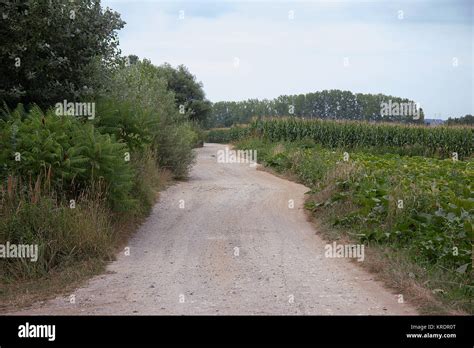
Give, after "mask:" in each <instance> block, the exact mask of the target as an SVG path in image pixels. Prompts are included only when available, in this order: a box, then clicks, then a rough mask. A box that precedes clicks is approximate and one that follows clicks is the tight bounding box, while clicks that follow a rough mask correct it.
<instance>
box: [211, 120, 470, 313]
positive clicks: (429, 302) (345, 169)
mask: <svg viewBox="0 0 474 348" xmlns="http://www.w3.org/2000/svg"><path fill="white" fill-rule="evenodd" d="M224 133H227V134H226V135H225V134H224ZM381 135H383V136H381ZM209 136H210V137H213V139H214V140H215V141H218V140H219V139H223V140H224V142H226V141H227V140H232V141H234V142H235V145H236V147H237V148H239V149H248V150H257V152H258V160H259V161H260V162H261V163H262V164H263V165H264V166H266V167H267V168H269V169H270V170H272V171H275V172H277V173H280V174H283V175H286V176H290V177H292V178H294V179H295V180H297V181H299V182H301V183H304V184H305V185H306V186H308V187H310V189H311V191H310V192H308V199H307V203H306V208H307V209H308V212H309V213H310V214H311V215H312V216H313V217H316V218H317V220H322V221H323V226H320V228H318V230H320V231H324V233H323V234H324V236H325V237H326V238H327V239H329V240H339V239H341V240H347V241H351V242H356V243H364V244H366V245H368V246H370V248H369V249H368V250H370V251H369V253H370V255H369V257H368V260H367V261H365V262H364V264H365V266H366V267H368V268H370V269H371V270H372V271H374V272H376V273H378V274H379V276H380V277H381V278H382V279H383V280H384V281H385V282H386V283H387V284H389V285H390V286H391V287H393V288H395V289H397V290H398V291H399V292H400V294H402V295H404V298H405V299H407V300H409V301H411V302H412V303H414V304H416V305H418V306H420V307H421V310H422V312H426V313H462V312H468V313H473V312H474V308H473V303H472V298H473V297H474V286H473V285H474V284H473V282H472V240H473V237H474V235H473V215H474V188H473V187H472V185H473V183H474V161H473V158H472V153H473V132H472V129H470V128H456V129H453V128H443V127H437V128H426V127H414V126H401V125H396V126H395V125H383V124H377V125H373V124H365V123H360V124H359V123H352V122H351V123H347V122H344V123H341V122H333V121H300V120H282V119H276V120H265V121H255V122H253V123H252V124H250V125H249V126H248V127H240V128H237V127H234V128H232V129H228V130H224V129H221V130H216V131H211V132H210V133H209ZM380 136H381V137H380ZM377 139H378V141H379V143H380V146H376V144H375V143H374V142H376V141H377ZM387 145H390V146H387ZM456 151H457V152H459V158H457V159H456V158H454V157H452V156H451V155H452V152H456ZM420 155H424V156H420ZM461 158H463V159H462V160H461Z"/></svg>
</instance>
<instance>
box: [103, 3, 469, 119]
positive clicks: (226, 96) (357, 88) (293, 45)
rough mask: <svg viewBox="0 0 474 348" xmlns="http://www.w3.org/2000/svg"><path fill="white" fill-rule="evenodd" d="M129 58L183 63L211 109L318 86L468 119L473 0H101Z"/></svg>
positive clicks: (438, 115)
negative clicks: (405, 101) (117, 21)
mask: <svg viewBox="0 0 474 348" xmlns="http://www.w3.org/2000/svg"><path fill="white" fill-rule="evenodd" d="M102 3H103V6H108V7H110V8H112V9H114V10H115V11H117V12H119V13H120V14H121V17H122V19H123V20H125V22H126V23H127V24H126V25H125V27H124V28H123V29H122V30H120V31H119V39H120V47H121V50H122V53H123V54H125V55H128V54H135V55H137V56H139V57H140V58H147V59H149V60H151V61H152V63H153V64H156V65H160V64H162V63H164V62H168V63H170V64H171V65H173V66H177V65H179V64H184V65H185V66H187V67H188V68H189V70H190V71H191V72H192V73H193V74H194V75H196V77H197V79H198V80H199V81H201V82H202V83H203V86H204V90H205V92H206V97H207V98H208V99H209V100H211V101H212V102H217V101H223V100H226V101H238V100H245V99H250V98H258V99H263V98H268V99H272V98H276V97H278V96H279V95H282V94H285V95H291V94H302V93H303V94H304V93H310V92H316V91H321V90H324V89H341V90H350V91H352V92H354V93H375V94H376V93H383V94H388V95H393V96H397V97H404V98H409V99H411V100H414V101H415V102H417V103H419V104H420V105H421V107H422V108H423V110H424V112H425V118H441V119H447V118H448V117H460V116H464V115H466V114H474V86H473V81H474V68H473V64H474V47H473V46H474V45H473V40H474V29H473V27H474V18H473V17H474V1H471V0H403V1H393V0H379V1H377V0H351V1H349V0H346V1H344V0H341V1H336V0H332V1H329V0H326V1H324V0H313V1H310V0H306V1H282V0H273V1H270V0H268V1H264V0H260V1H249V0H246V1H244V0H233V1H222V0H221V1H209V0H195V1H162V0H142V1H140V0H103V1H102Z"/></svg>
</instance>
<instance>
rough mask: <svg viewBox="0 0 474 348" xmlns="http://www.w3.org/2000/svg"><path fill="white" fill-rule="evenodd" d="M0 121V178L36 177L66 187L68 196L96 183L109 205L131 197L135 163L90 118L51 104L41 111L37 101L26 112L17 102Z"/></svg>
mask: <svg viewBox="0 0 474 348" xmlns="http://www.w3.org/2000/svg"><path fill="white" fill-rule="evenodd" d="M22 115H23V117H22ZM0 122H1V123H2V124H1V127H0V162H1V163H2V167H0V178H1V180H2V183H5V182H6V181H7V178H8V177H9V176H11V177H15V178H19V179H20V180H23V182H25V183H27V182H31V181H32V182H35V181H36V180H37V179H38V178H39V177H40V178H42V179H45V180H47V181H48V184H49V186H50V188H52V189H54V190H57V191H58V192H61V191H63V190H64V191H65V192H66V193H67V194H68V195H70V196H69V197H67V198H69V199H73V198H76V197H77V195H78V194H80V193H81V191H82V190H84V189H86V188H89V187H91V186H92V185H99V186H101V187H102V188H103V189H104V191H105V192H107V197H108V199H109V202H110V204H111V206H112V207H113V208H115V209H125V208H127V207H130V205H131V204H132V203H133V202H132V201H131V200H130V197H129V194H130V191H131V187H132V185H133V183H132V178H133V169H132V168H131V166H130V164H129V162H128V161H127V160H126V154H127V152H129V149H128V147H127V145H126V144H125V143H121V142H118V141H117V140H115V137H113V136H110V135H109V134H101V133H99V132H98V130H97V129H96V128H95V127H94V126H93V125H91V124H83V123H81V121H79V120H77V119H75V118H74V117H70V116H57V115H56V114H55V113H54V112H53V111H52V110H50V111H48V112H46V113H43V112H42V111H41V110H40V109H39V108H38V107H34V108H32V109H31V111H30V112H29V113H28V114H24V113H23V112H22V109H21V108H19V109H17V110H16V111H14V112H12V113H11V115H10V116H8V118H7V119H6V120H5V121H0Z"/></svg>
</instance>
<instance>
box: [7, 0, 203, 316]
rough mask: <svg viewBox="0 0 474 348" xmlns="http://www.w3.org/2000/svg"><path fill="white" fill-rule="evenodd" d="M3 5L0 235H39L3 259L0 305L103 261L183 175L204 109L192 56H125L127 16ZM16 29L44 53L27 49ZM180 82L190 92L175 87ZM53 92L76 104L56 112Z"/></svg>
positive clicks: (13, 239)
mask: <svg viewBox="0 0 474 348" xmlns="http://www.w3.org/2000/svg"><path fill="white" fill-rule="evenodd" d="M6 11H7V12H6V14H7V15H8V19H7V22H6V26H2V31H1V32H0V36H1V37H2V48H1V51H0V55H1V56H2V62H5V64H2V73H1V74H0V76H1V81H2V85H1V88H2V89H1V90H0V100H1V103H2V111H1V114H0V244H2V245H6V244H7V243H10V244H16V245H37V246H38V251H39V255H38V260H37V261H36V262H31V261H30V260H28V259H22V258H2V259H1V260H0V263H1V264H2V265H1V267H0V306H2V307H8V306H15V305H23V304H28V303H31V302H32V301H34V300H36V299H38V298H42V296H46V295H48V296H51V295H54V294H55V293H56V292H57V291H67V289H68V288H70V287H71V286H74V284H76V283H77V282H78V281H80V280H82V279H84V278H86V277H88V276H90V275H92V274H95V273H96V272H98V271H100V270H102V269H103V266H104V265H105V263H106V262H107V261H110V260H112V259H113V258H114V255H115V253H116V252H117V250H118V248H119V247H123V246H124V245H125V243H126V240H127V237H128V236H129V235H130V233H132V232H133V231H134V230H136V228H137V226H138V224H139V223H140V222H141V221H142V220H143V218H144V217H146V216H147V214H148V213H149V211H150V209H151V207H152V205H153V204H154V202H155V200H156V198H157V194H158V191H159V190H160V189H161V188H162V187H164V185H166V184H167V183H168V182H169V181H170V180H172V179H173V178H174V179H185V178H186V177H187V175H188V172H189V169H190V167H191V165H192V164H193V161H194V153H193V148H194V147H196V146H199V145H200V144H202V142H203V132H202V130H201V123H202V121H203V120H205V119H206V117H207V116H208V114H209V102H208V101H206V100H205V97H204V92H203V90H202V85H201V84H200V83H198V82H197V81H196V80H195V77H194V76H193V75H192V74H191V73H190V72H189V71H188V70H187V69H186V67H184V66H179V67H178V68H176V69H175V68H173V67H172V66H170V65H168V64H166V65H163V66H154V65H153V64H152V63H151V62H150V61H147V60H146V59H144V60H140V59H139V58H138V57H136V56H128V57H123V56H120V54H119V50H118V44H117V37H116V30H119V29H120V28H121V27H123V25H124V23H123V22H122V21H121V20H120V16H119V14H117V13H115V12H112V11H111V10H108V9H107V10H104V9H102V8H101V7H100V3H99V2H96V1H83V2H80V3H78V4H75V3H70V2H63V1H51V2H43V1H30V2H27V3H25V4H20V3H17V2H8V6H7V7H6ZM25 11H27V12H25ZM71 13H73V14H74V15H73V16H72V15H71ZM71 16H72V17H74V18H72V17H71ZM85 16H90V17H88V19H87V22H84V21H85V20H86V17H85ZM58 17H59V18H58ZM36 19H37V20H38V21H39V22H40V23H43V24H42V25H41V26H34V28H36V29H35V30H37V31H36V35H35V36H33V37H29V36H27V35H23V34H22V35H23V36H21V37H20V36H18V35H19V33H25V32H29V31H30V30H32V29H31V28H30V27H29V26H30V25H34V23H35V20H36ZM48 20H49V21H48ZM90 21H93V22H95V24H96V25H91V24H90V23H89V22H90ZM32 23H33V24H32ZM86 23H87V25H86ZM52 24H55V25H57V26H56V27H55V29H54V30H52V27H51V25H52ZM64 32H66V33H75V35H73V36H69V35H63V34H64ZM16 36H18V40H19V41H18V42H22V40H23V41H24V40H27V42H26V41H25V42H24V44H25V45H27V46H28V47H38V49H39V50H44V51H45V52H46V51H47V53H48V54H41V52H37V51H34V50H32V51H30V50H28V51H26V52H22V51H21V47H20V48H19V46H18V42H14V40H13V39H12V38H15V37H16ZM7 37H8V38H7ZM3 38H5V41H3ZM28 40H30V41H28ZM91 40H97V41H94V42H91ZM3 43H5V45H4V44H3ZM94 47H96V48H97V49H93V48H94ZM43 53H44V52H43ZM17 57H18V58H20V59H19V60H18V59H16V58H17ZM58 57H60V58H61V59H59V58H58ZM18 62H19V63H18ZM50 72H51V74H52V75H51V74H50ZM53 77H54V79H53V80H51V79H52V78H53ZM182 85H185V86H186V91H187V92H188V93H189V95H188V96H186V91H179V90H176V88H177V87H176V86H182ZM187 97H188V99H189V100H193V103H187V102H186V101H185V100H186V98H187ZM58 103H59V104H61V105H62V104H63V103H64V104H65V105H71V109H70V110H68V111H66V112H65V111H64V110H62V112H58ZM78 106H79V107H81V110H80V112H78ZM84 110H88V111H91V110H93V113H88V114H84V113H83V111H84Z"/></svg>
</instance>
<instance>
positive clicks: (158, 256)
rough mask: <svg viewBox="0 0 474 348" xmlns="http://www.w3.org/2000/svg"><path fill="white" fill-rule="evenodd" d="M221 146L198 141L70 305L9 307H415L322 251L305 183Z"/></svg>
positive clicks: (65, 310) (332, 310) (406, 310)
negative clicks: (182, 178)
mask: <svg viewBox="0 0 474 348" xmlns="http://www.w3.org/2000/svg"><path fill="white" fill-rule="evenodd" d="M223 148H224V146H223V145H216V144H206V146H205V147H204V148H202V149H199V150H198V158H197V164H196V165H195V167H194V168H193V170H192V173H191V176H190V179H189V181H188V182H183V183H178V184H176V185H175V186H172V187H170V188H168V189H167V190H166V191H164V192H163V193H162V195H161V199H160V202H159V203H158V204H157V205H156V206H155V207H154V209H153V212H152V214H151V215H150V217H149V218H148V219H147V221H146V222H145V223H144V224H143V225H142V227H141V228H140V230H139V231H138V232H137V233H136V234H135V236H134V237H133V238H132V239H131V240H130V242H129V247H130V255H129V256H126V255H125V254H124V253H121V254H120V255H119V256H118V258H117V261H115V262H113V263H111V264H110V265H109V267H108V272H107V273H106V274H103V275H101V276H97V277H95V278H93V279H91V280H90V281H89V282H88V284H87V285H86V286H85V287H82V288H80V289H77V290H76V291H75V293H74V294H72V295H74V296H75V303H74V304H72V303H70V301H69V299H70V298H69V297H59V298H56V299H54V300H51V301H48V302H46V303H42V304H37V305H35V306H33V307H32V308H29V309H27V310H24V311H22V312H18V313H17V314H416V312H415V310H414V309H413V308H411V307H410V306H409V305H407V304H399V303H398V301H397V295H396V294H393V293H391V292H390V291H389V290H387V289H385V288H384V287H383V286H382V285H381V284H380V283H377V282H375V281H374V280H373V279H372V276H371V275H370V274H368V273H366V272H364V271H363V270H361V269H360V268H358V267H357V266H356V265H354V264H352V263H351V262H350V261H349V260H347V259H344V258H326V257H325V256H324V253H325V250H324V247H325V245H326V243H325V242H324V241H322V240H321V239H320V238H319V237H318V236H317V235H316V234H315V231H314V229H313V227H312V226H311V224H310V223H309V222H307V219H306V216H305V214H304V211H303V200H304V193H305V192H306V191H307V190H308V189H307V188H305V187H304V186H302V185H299V184H295V183H293V182H289V181H286V180H283V179H280V178H277V177H275V176H273V175H271V174H268V173H266V172H263V171H258V170H256V169H255V168H252V167H250V166H249V165H248V164H221V163H217V160H216V154H217V150H219V149H223ZM289 200H294V208H293V209H290V208H289V207H288V201H289ZM182 203H184V208H183V207H182ZM180 204H181V206H180Z"/></svg>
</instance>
